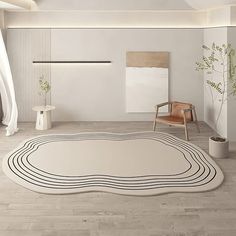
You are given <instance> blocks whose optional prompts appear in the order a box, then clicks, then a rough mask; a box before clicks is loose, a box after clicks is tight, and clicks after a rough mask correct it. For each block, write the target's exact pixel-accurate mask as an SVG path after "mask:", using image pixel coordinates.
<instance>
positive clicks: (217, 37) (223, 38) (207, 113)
mask: <svg viewBox="0 0 236 236" xmlns="http://www.w3.org/2000/svg"><path fill="white" fill-rule="evenodd" d="M213 42H215V43H216V44H218V45H222V44H227V27H222V28H212V29H205V30H204V44H205V45H207V46H211V45H212V43H213ZM216 69H217V68H216ZM208 78H209V79H210V78H211V75H207V74H204V121H205V122H206V123H207V124H208V125H210V126H211V127H212V128H214V121H215V119H216V117H217V114H218V111H219V107H220V106H219V102H218V101H217V100H216V99H215V102H214V106H212V104H213V102H212V96H211V92H210V87H209V86H208V85H207V83H206V81H207V79H208ZM215 79H216V80H217V79H219V80H220V78H217V74H214V80H215ZM213 96H214V97H215V96H216V92H215V91H213ZM227 127H228V126H227V103H225V104H224V107H223V111H222V115H221V117H220V120H219V124H218V130H217V132H218V133H219V134H220V135H222V136H223V137H227V135H228V134H227Z"/></svg>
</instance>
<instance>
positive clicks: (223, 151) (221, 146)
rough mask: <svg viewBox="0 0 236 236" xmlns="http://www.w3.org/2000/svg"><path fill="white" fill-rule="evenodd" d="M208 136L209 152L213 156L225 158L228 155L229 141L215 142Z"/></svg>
mask: <svg viewBox="0 0 236 236" xmlns="http://www.w3.org/2000/svg"><path fill="white" fill-rule="evenodd" d="M211 138H212V137H210V138H209V154H210V155H211V156H212V157H215V158H227V157H228V156H229V141H228V140H227V139H226V140H225V141H224V142H219V141H218V142H217V141H214V140H212V139H211Z"/></svg>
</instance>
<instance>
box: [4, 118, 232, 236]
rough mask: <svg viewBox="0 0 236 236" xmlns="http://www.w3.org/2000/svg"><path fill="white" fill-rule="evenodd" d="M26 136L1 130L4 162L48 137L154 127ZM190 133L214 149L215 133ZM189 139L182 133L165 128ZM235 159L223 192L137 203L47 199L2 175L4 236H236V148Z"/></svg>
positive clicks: (25, 129) (228, 162)
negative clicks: (26, 143) (29, 141)
mask: <svg viewBox="0 0 236 236" xmlns="http://www.w3.org/2000/svg"><path fill="white" fill-rule="evenodd" d="M19 127H20V131H19V132H18V133H17V134H16V135H15V136H12V137H5V130H4V129H3V127H1V128H0V160H2V158H3V156H4V155H5V154H6V153H8V152H9V151H11V150H12V149H13V148H14V147H15V146H16V145H17V144H18V143H19V142H21V141H23V140H24V139H26V138H30V137H33V136H35V135H39V134H45V133H76V132H81V131H93V132H94V131H107V132H132V131H148V130H151V129H152V123H150V122H123V123H122V122H119V123H118V122H115V123H114V122H99V123H96V122H95V123H92V122H87V123H86V122H82V123H57V124H55V126H54V128H53V129H51V130H50V131H47V132H39V131H36V130H34V124H32V123H21V124H20V125H19ZM200 128H201V133H200V134H198V133H197V132H196V131H195V127H192V126H191V127H190V138H191V142H193V143H194V144H196V145H198V146H200V147H201V148H202V149H204V150H207V148H208V137H209V136H210V135H211V133H212V131H211V129H210V128H209V127H208V126H207V125H205V124H204V123H201V124H200ZM159 130H160V131H162V132H169V133H171V134H174V135H176V136H178V137H180V138H184V133H183V130H182V129H179V128H173V127H166V126H165V127H164V126H161V128H160V129H159ZM231 151H232V152H231V155H230V158H229V159H224V160H216V162H217V163H218V165H219V166H220V167H221V168H222V170H223V172H224V174H225V181H224V183H223V185H222V186H221V187H219V188H218V189H216V190H214V191H210V192H205V193H178V194H165V195H159V196H152V197H131V196H122V195H115V194H109V193H101V192H96V193H83V194H73V195H43V194H38V193H34V192H31V191H29V190H27V189H24V188H23V187H21V186H18V185H17V184H15V183H13V182H11V181H10V180H9V179H8V178H7V177H6V176H5V175H4V174H3V172H2V170H1V169H0V236H10V235H11V236H21V235H22V236H39V235H40V236H55V235H57V236H72V235H73V236H85V235H86V236H87V235H89V236H101V235H103V236H108V235H109V236H118V235H119V236H121V235H122V236H123V235H125V236H131V235H132V236H145V235H149V236H157V235H161V236H162V235H168V236H169V235H179V236H180V235H181V236H182V235H192V236H198V235H199V236H205V235H212V236H229V235H232V236H235V235H236V144H232V145H231Z"/></svg>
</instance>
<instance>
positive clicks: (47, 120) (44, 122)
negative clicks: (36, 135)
mask: <svg viewBox="0 0 236 236" xmlns="http://www.w3.org/2000/svg"><path fill="white" fill-rule="evenodd" d="M55 108H56V107H54V106H49V105H47V106H35V107H33V108H32V109H33V111H36V112H37V120H36V126H35V129H37V130H47V129H50V128H51V127H52V121H51V111H52V110H55Z"/></svg>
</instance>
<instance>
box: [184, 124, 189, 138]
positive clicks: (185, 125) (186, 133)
mask: <svg viewBox="0 0 236 236" xmlns="http://www.w3.org/2000/svg"><path fill="white" fill-rule="evenodd" d="M184 131H185V138H186V140H187V141H189V137H188V127H187V123H185V124H184Z"/></svg>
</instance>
